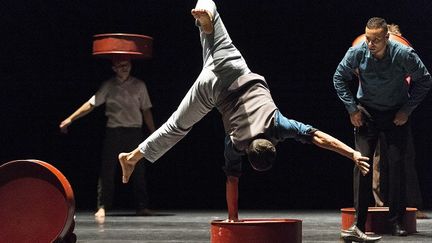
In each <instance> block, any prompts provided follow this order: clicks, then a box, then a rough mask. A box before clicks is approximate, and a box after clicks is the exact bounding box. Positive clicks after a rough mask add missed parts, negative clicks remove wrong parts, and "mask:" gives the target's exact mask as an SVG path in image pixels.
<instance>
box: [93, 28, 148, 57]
mask: <svg viewBox="0 0 432 243" xmlns="http://www.w3.org/2000/svg"><path fill="white" fill-rule="evenodd" d="M152 50H153V38H152V37H150V36H146V35H138V34H126V33H108V34H99V35H94V36H93V55H95V56H100V57H107V58H110V59H113V58H118V57H122V58H124V59H136V58H144V59H147V58H151V57H152V55H153V51H152Z"/></svg>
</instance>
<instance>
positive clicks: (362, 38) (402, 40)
mask: <svg viewBox="0 0 432 243" xmlns="http://www.w3.org/2000/svg"><path fill="white" fill-rule="evenodd" d="M389 39H390V40H394V41H397V42H399V43H401V44H404V45H406V46H411V43H410V42H409V41H408V40H407V39H405V38H404V37H402V36H399V35H393V34H390V36H389ZM365 40H366V37H365V34H362V35H359V36H357V38H355V39H354V41H353V43H352V46H355V45H357V44H359V43H360V42H363V41H365Z"/></svg>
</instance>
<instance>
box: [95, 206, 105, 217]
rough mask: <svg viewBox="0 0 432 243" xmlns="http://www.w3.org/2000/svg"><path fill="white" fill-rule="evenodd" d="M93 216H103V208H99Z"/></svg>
mask: <svg viewBox="0 0 432 243" xmlns="http://www.w3.org/2000/svg"><path fill="white" fill-rule="evenodd" d="M94 216H95V217H97V218H99V217H105V209H104V208H99V209H98V211H97V212H96V213H95V214H94Z"/></svg>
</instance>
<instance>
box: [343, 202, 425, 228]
mask: <svg viewBox="0 0 432 243" xmlns="http://www.w3.org/2000/svg"><path fill="white" fill-rule="evenodd" d="M341 212H342V226H341V228H342V229H348V228H349V227H350V226H351V225H352V224H353V223H354V219H355V209H354V208H342V209H341ZM416 212H417V209H416V208H406V211H405V215H404V217H403V220H402V225H403V227H404V228H405V230H406V231H407V232H408V233H409V234H411V233H416V232H417V221H416ZM388 214H389V208H388V207H369V208H368V212H367V219H366V225H365V228H366V231H367V232H374V233H377V234H388V233H391V229H392V228H391V225H390V222H389V221H388Z"/></svg>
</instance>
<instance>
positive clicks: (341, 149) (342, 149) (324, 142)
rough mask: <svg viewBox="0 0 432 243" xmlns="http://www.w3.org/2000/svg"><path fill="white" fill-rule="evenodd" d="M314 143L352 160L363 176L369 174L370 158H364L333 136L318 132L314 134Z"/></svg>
mask: <svg viewBox="0 0 432 243" xmlns="http://www.w3.org/2000/svg"><path fill="white" fill-rule="evenodd" d="M312 142H313V143H314V144H315V145H317V146H318V147H321V148H324V149H328V150H331V151H334V152H336V153H338V154H340V155H343V156H345V157H347V158H349V159H351V160H352V161H354V163H355V165H356V166H357V167H358V168H359V169H360V171H361V173H362V174H363V175H366V174H367V173H368V172H369V167H370V166H369V164H368V163H367V161H369V158H368V157H364V156H363V155H362V154H361V153H360V152H358V151H355V150H354V149H352V148H351V147H350V146H348V145H346V144H345V143H343V142H341V141H340V140H338V139H336V138H334V137H332V136H331V135H329V134H327V133H325V132H322V131H316V132H314V134H313V138H312Z"/></svg>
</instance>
